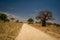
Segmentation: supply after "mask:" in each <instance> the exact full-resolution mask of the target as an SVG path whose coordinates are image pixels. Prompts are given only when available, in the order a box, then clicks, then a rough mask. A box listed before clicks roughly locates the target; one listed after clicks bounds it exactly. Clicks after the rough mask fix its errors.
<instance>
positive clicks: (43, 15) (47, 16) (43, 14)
mask: <svg viewBox="0 0 60 40" xmlns="http://www.w3.org/2000/svg"><path fill="white" fill-rule="evenodd" d="M35 18H36V19H37V20H41V23H42V26H46V21H47V20H51V19H52V12H50V11H46V10H45V11H40V12H39V14H38V15H37V16H36V17H35Z"/></svg>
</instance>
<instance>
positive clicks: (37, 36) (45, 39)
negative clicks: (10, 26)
mask: <svg viewBox="0 0 60 40" xmlns="http://www.w3.org/2000/svg"><path fill="white" fill-rule="evenodd" d="M15 40H58V39H57V38H54V37H52V36H50V35H48V34H46V33H44V32H42V31H40V30H37V29H35V28H33V27H31V26H29V25H28V24H23V26H22V29H21V31H20V33H19V35H18V36H17V37H16V39H15Z"/></svg>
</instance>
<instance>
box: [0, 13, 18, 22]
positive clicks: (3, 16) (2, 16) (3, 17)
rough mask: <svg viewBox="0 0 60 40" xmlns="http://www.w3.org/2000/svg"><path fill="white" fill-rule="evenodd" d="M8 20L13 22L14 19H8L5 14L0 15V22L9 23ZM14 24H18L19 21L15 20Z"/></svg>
mask: <svg viewBox="0 0 60 40" xmlns="http://www.w3.org/2000/svg"><path fill="white" fill-rule="evenodd" d="M10 20H12V22H13V21H14V20H15V18H13V17H12V18H10V19H9V18H8V16H7V14H4V13H0V21H3V22H4V23H5V22H10ZM16 22H17V23H18V22H19V20H16Z"/></svg>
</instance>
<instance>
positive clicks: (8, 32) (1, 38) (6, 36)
mask: <svg viewBox="0 0 60 40" xmlns="http://www.w3.org/2000/svg"><path fill="white" fill-rule="evenodd" d="M11 20H12V21H10V20H9V18H8V16H7V15H6V14H4V13H0V40H15V38H16V37H17V35H18V33H19V32H20V30H21V28H22V25H23V23H20V22H19V21H18V20H17V21H16V22H14V20H15V18H13V17H12V18H11Z"/></svg>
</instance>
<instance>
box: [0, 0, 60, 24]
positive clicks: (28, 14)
mask: <svg viewBox="0 0 60 40" xmlns="http://www.w3.org/2000/svg"><path fill="white" fill-rule="evenodd" d="M42 10H49V11H51V12H52V14H53V18H55V19H56V20H54V21H52V22H56V23H58V24H60V0H46V1H45V0H0V12H4V13H7V14H10V15H12V16H13V15H14V16H17V17H18V18H17V19H19V18H20V19H19V20H21V21H22V20H23V21H24V20H26V19H28V18H33V19H34V20H35V16H36V15H37V14H38V12H40V11H42Z"/></svg>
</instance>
